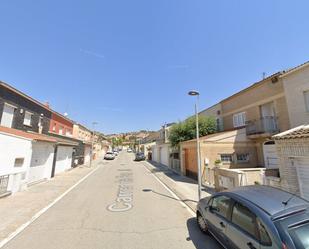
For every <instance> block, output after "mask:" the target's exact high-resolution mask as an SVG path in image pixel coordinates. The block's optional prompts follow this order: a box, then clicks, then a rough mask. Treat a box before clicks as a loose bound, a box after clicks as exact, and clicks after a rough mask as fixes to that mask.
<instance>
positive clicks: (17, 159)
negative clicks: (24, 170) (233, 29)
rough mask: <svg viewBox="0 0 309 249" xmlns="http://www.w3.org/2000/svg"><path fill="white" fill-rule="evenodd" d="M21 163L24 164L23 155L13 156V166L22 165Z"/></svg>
mask: <svg viewBox="0 0 309 249" xmlns="http://www.w3.org/2000/svg"><path fill="white" fill-rule="evenodd" d="M23 165H24V158H23V157H18V158H15V162H14V167H22V166H23Z"/></svg>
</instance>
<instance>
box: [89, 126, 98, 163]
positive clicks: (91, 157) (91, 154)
mask: <svg viewBox="0 0 309 249" xmlns="http://www.w3.org/2000/svg"><path fill="white" fill-rule="evenodd" d="M97 124H98V123H97V122H92V138H91V153H90V165H89V167H91V166H92V159H93V143H94V135H95V131H94V126H95V125H97Z"/></svg>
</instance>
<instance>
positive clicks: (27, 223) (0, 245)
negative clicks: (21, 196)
mask: <svg viewBox="0 0 309 249" xmlns="http://www.w3.org/2000/svg"><path fill="white" fill-rule="evenodd" d="M99 168H100V167H97V168H95V169H94V170H92V171H91V172H89V173H88V174H87V175H85V176H84V177H83V178H82V179H80V180H79V181H78V182H77V183H75V184H74V185H73V186H71V187H70V188H69V189H68V190H66V191H65V192H64V193H62V194H61V195H60V196H58V197H57V198H56V199H55V200H54V201H52V202H51V203H50V204H49V205H47V206H46V207H45V208H43V209H41V210H40V211H39V212H37V213H36V214H35V215H34V216H32V218H31V219H30V220H29V221H27V222H26V223H24V224H23V225H21V226H20V227H18V228H17V229H16V230H15V231H14V232H13V233H11V234H10V235H9V236H7V237H6V238H5V239H3V240H2V241H0V248H2V247H3V246H4V245H6V244H7V243H8V242H9V241H11V240H12V239H13V238H14V237H16V236H17V235H18V234H19V233H21V232H22V231H23V230H24V229H25V228H26V227H28V226H29V225H30V224H31V223H33V222H34V221H35V220H36V219H38V218H39V217H40V216H41V215H42V214H44V213H45V212H46V211H47V210H48V209H50V208H51V207H52V206H54V205H55V204H56V203H57V202H58V201H60V200H61V199H62V198H63V197H64V196H66V195H67V194H68V193H69V192H71V191H72V190H73V189H74V188H75V187H77V186H78V185H79V184H80V183H82V182H83V181H84V180H86V179H87V178H88V177H89V176H90V175H92V174H93V173H94V172H96V171H97V170H98V169H99Z"/></svg>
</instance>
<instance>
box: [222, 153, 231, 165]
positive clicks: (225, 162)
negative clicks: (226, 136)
mask: <svg viewBox="0 0 309 249" xmlns="http://www.w3.org/2000/svg"><path fill="white" fill-rule="evenodd" d="M222 156H230V157H231V160H230V161H225V160H222ZM220 160H221V162H222V163H223V164H231V163H233V153H222V154H220Z"/></svg>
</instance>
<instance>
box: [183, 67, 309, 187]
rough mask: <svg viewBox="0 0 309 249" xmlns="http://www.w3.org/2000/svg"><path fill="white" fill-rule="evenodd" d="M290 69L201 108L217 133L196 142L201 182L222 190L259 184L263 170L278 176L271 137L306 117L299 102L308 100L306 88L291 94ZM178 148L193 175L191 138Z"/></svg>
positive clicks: (307, 79)
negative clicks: (198, 147)
mask: <svg viewBox="0 0 309 249" xmlns="http://www.w3.org/2000/svg"><path fill="white" fill-rule="evenodd" d="M296 68H299V67H296ZM293 70H294V71H295V68H294V69H290V70H287V71H282V72H277V73H275V74H273V75H271V76H269V77H267V78H264V79H262V80H261V81H259V82H256V83H254V84H252V85H251V86H249V87H248V88H246V89H243V90H241V91H240V92H238V93H235V94H233V95H232V96H229V97H227V98H225V99H223V100H222V101H220V102H219V103H218V104H216V105H214V106H211V107H210V108H207V109H206V110H203V111H202V112H200V115H206V116H212V117H214V118H215V119H216V120H217V124H218V133H216V134H212V135H209V136H205V137H202V138H201V142H200V150H201V160H202V166H203V172H202V173H203V180H204V181H205V182H206V183H208V184H210V185H215V186H216V187H217V188H218V189H224V188H229V187H233V186H237V185H246V184H253V183H255V182H259V183H264V182H265V175H266V177H267V176H277V175H278V171H279V166H280V160H279V156H278V152H277V149H276V146H275V141H274V139H273V138H272V136H273V135H275V134H278V133H280V132H283V131H286V130H288V129H290V128H292V127H295V126H296V125H299V124H303V122H305V121H306V122H308V118H307V117H308V114H307V109H304V108H307V107H306V105H304V101H305V103H307V102H308V103H309V97H308V96H309V94H307V91H308V89H309V88H308V89H307V88H306V87H305V88H303V89H302V91H300V92H301V93H300V94H299V96H298V97H297V96H293V97H292V96H291V93H292V92H293V91H295V89H298V86H297V85H296V81H295V80H293V79H291V80H288V79H289V78H290V77H288V75H290V73H291V72H292V71H293ZM294 71H293V72H294ZM299 74H300V71H299V70H298V71H297V72H296V71H295V72H294V76H293V77H294V78H296V79H297V78H298V77H300V78H301V79H302V81H305V82H309V75H307V77H306V76H304V74H303V75H302V76H300V75H299ZM297 75H298V76H297ZM302 87H303V85H302ZM293 89H294V90H293ZM299 102H301V103H299ZM308 106H309V105H308ZM304 110H306V111H304ZM308 110H309V109H308ZM181 153H182V155H181V159H182V160H181V168H182V173H183V174H186V175H191V176H195V177H196V175H197V166H196V165H197V161H196V141H195V139H194V140H190V141H185V142H183V143H181ZM214 169H216V170H214Z"/></svg>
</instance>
